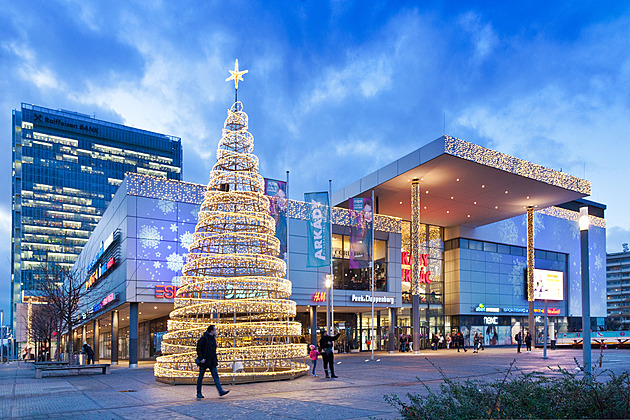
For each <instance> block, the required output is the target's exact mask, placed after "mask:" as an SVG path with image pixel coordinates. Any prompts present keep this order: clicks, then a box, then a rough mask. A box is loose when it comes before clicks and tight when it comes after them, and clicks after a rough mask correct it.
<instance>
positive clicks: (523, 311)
mask: <svg viewBox="0 0 630 420" xmlns="http://www.w3.org/2000/svg"><path fill="white" fill-rule="evenodd" d="M502 310H503V312H510V313H518V314H526V313H528V312H529V309H527V308H502Z"/></svg>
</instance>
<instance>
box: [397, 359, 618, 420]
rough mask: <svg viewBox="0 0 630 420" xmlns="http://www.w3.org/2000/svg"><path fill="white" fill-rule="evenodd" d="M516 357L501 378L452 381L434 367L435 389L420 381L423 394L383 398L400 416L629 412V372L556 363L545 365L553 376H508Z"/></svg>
mask: <svg viewBox="0 0 630 420" xmlns="http://www.w3.org/2000/svg"><path fill="white" fill-rule="evenodd" d="M427 360H428V359H427ZM515 362H516V360H514V361H513V362H512V363H511V364H510V368H509V369H508V372H507V373H506V375H505V377H504V378H503V380H497V381H494V382H483V381H478V380H467V381H464V382H459V381H454V380H451V379H448V378H447V377H446V376H445V375H444V373H443V372H442V370H441V369H439V368H437V367H436V368H437V369H438V371H439V372H440V373H441V374H442V378H443V382H442V383H441V384H440V388H439V392H434V391H432V390H431V389H430V388H429V387H428V386H427V385H426V384H424V383H423V384H424V385H425V387H426V389H427V391H428V395H418V394H415V395H414V394H407V397H408V399H409V402H408V403H407V402H404V401H402V400H401V399H400V398H399V397H398V396H397V395H395V394H391V395H389V396H385V399H386V401H387V402H388V403H389V404H391V405H392V406H395V407H396V408H397V409H398V411H399V412H400V414H401V416H402V418H403V419H431V420H434V419H457V420H461V419H498V418H504V419H505V418H508V419H512V418H531V419H552V418H569V419H574V418H602V419H603V418H622V419H625V418H628V416H630V373H629V372H624V373H623V374H621V375H616V374H615V373H614V372H611V371H609V370H603V371H601V372H599V373H597V372H595V371H594V372H593V375H592V376H590V377H589V376H586V375H583V374H582V373H581V372H580V373H572V372H569V371H567V370H566V369H562V368H561V367H558V368H557V369H554V368H549V369H550V370H551V371H552V372H554V375H553V376H545V375H544V374H543V373H542V372H532V373H523V374H519V375H516V376H513V377H511V376H510V375H511V371H512V368H513V366H514V363H515ZM429 363H431V362H430V361H429ZM576 363H577V360H576ZM434 366H435V365H434ZM578 366H579V365H578ZM418 380H420V379H418ZM420 382H422V381H420Z"/></svg>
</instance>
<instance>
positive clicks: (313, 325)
mask: <svg viewBox="0 0 630 420" xmlns="http://www.w3.org/2000/svg"><path fill="white" fill-rule="evenodd" d="M309 308H310V312H311V313H310V315H311V344H313V345H314V346H315V347H317V306H316V305H311V306H309Z"/></svg>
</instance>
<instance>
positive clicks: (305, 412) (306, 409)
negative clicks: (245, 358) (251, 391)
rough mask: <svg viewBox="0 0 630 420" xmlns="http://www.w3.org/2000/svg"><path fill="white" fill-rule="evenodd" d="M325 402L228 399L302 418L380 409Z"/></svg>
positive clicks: (366, 413)
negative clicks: (341, 405)
mask: <svg viewBox="0 0 630 420" xmlns="http://www.w3.org/2000/svg"><path fill="white" fill-rule="evenodd" d="M323 401H324V402H309V401H296V400H294V399H285V398H268V399H259V400H255V401H238V400H235V401H229V402H228V401H227V400H226V404H230V405H233V406H236V407H239V408H244V409H249V410H252V411H253V410H256V411H262V412H266V413H268V415H269V416H274V415H275V413H282V415H283V416H287V417H290V418H296V419H298V418H300V419H317V418H345V419H350V418H355V417H365V416H375V415H377V414H378V413H379V412H378V411H370V410H363V409H358V408H354V407H351V408H348V407H339V406H334V405H331V404H326V403H325V401H326V400H323Z"/></svg>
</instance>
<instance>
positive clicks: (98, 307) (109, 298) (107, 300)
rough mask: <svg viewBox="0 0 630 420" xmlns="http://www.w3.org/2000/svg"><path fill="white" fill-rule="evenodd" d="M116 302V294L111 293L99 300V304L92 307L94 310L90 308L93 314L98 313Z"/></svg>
mask: <svg viewBox="0 0 630 420" xmlns="http://www.w3.org/2000/svg"><path fill="white" fill-rule="evenodd" d="M116 300H118V294H116V293H114V292H112V293H110V294H109V295H107V296H105V297H104V298H103V299H101V301H100V302H99V303H97V304H96V305H94V308H92V311H93V312H97V311H100V310H101V309H103V308H104V307H106V306H107V305H109V304H110V303H112V302H114V301H116Z"/></svg>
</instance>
